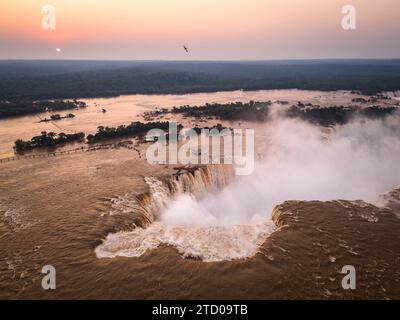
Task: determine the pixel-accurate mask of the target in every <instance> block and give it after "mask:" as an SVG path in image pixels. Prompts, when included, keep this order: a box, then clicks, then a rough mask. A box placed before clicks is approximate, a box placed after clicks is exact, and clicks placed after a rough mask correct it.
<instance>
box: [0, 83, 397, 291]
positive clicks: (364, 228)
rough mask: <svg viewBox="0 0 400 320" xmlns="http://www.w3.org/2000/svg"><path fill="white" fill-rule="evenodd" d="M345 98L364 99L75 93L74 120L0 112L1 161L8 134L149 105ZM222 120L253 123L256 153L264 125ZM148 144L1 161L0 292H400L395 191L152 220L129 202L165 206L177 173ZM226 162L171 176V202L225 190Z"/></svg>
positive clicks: (73, 126) (109, 118)
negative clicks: (373, 199) (350, 281)
mask: <svg viewBox="0 0 400 320" xmlns="http://www.w3.org/2000/svg"><path fill="white" fill-rule="evenodd" d="M354 97H360V96H359V95H356V94H350V93H349V92H342V91H338V92H317V91H301V90H269V91H257V92H242V91H234V92H218V93H201V94H187V95H130V96H121V97H116V98H106V99H85V100H84V101H85V102H86V103H87V104H88V107H87V108H86V109H82V110H76V111H73V113H74V114H75V115H76V117H75V118H73V119H64V120H61V121H57V122H54V123H53V122H48V123H39V122H38V121H39V118H43V117H45V116H47V117H48V115H46V114H40V115H38V116H36V115H34V116H26V117H21V118H15V119H7V120H0V158H7V157H12V156H13V155H14V153H13V150H12V145H13V142H14V141H15V140H16V139H17V138H22V139H30V138H31V137H32V136H34V135H38V134H40V132H41V131H48V132H49V131H54V132H62V131H63V132H66V133H68V132H77V131H84V132H85V133H87V134H89V133H94V132H95V131H96V128H97V127H98V126H100V125H102V126H117V125H120V124H129V123H130V122H131V121H143V118H142V116H141V114H142V113H143V112H145V111H151V110H155V109H156V108H164V107H166V108H170V107H173V106H181V105H202V104H205V103H212V102H219V103H224V102H235V101H242V102H247V101H250V100H256V101H267V100H272V101H277V100H285V101H288V102H289V103H297V101H302V102H304V103H313V104H319V105H322V106H324V105H351V104H352V102H351V99H352V98H354ZM102 108H104V109H106V110H107V112H106V113H105V114H104V113H102V112H101V109H102ZM59 113H60V114H63V113H69V111H65V112H63V111H60V112H59ZM163 119H164V120H165V119H170V116H166V117H165V118H163ZM171 120H174V119H171ZM180 120H182V119H180ZM185 121H186V124H193V125H195V124H196V120H195V119H186V120H185ZM228 125H231V126H240V127H243V128H244V127H250V126H252V127H254V128H255V129H256V150H264V151H265V147H266V145H267V146H268V142H266V141H265V139H264V135H263V127H264V126H265V124H249V123H241V124H238V123H228ZM145 148H146V145H142V146H139V151H136V150H132V149H129V148H124V147H120V148H112V147H110V148H105V149H100V150H96V151H91V152H86V151H82V152H74V153H68V154H65V155H57V156H50V157H46V158H34V159H20V160H15V161H9V162H3V163H0V298H5V299H31V298H39V299H84V298H92V299H116V298H121V299H157V298H158V299H178V298H179V299H186V298H188V299H207V298H209V299H223V298H225V299H248V298H255V299H268V298H275V299H284V298H336V299H338V298H340V299H341V298H397V299H398V298H400V285H399V281H400V273H399V272H400V260H399V257H400V251H399V243H400V241H399V240H400V238H399V232H398V231H399V228H400V222H399V221H400V220H399V219H398V217H397V216H396V214H398V203H399V199H398V193H393V194H391V195H390V197H389V195H388V196H387V197H388V199H389V200H387V201H386V202H387V205H386V206H385V207H377V206H375V205H372V204H368V203H365V202H355V201H350V200H349V201H326V202H322V201H321V202H320V201H308V202H304V201H291V202H287V203H286V202H285V203H283V204H281V206H279V207H277V208H276V210H275V213H274V216H272V212H270V208H266V209H265V211H264V212H263V213H262V216H261V220H256V221H253V220H252V221H250V220H249V221H248V222H244V223H241V222H240V221H239V220H238V223H236V224H235V225H234V226H230V225H229V223H218V221H217V223H215V222H214V221H211V222H210V223H206V224H205V225H203V226H202V225H201V223H200V226H199V227H196V228H197V229H196V228H195V229H193V228H191V229H190V228H189V229H187V228H186V225H183V226H175V225H173V224H172V226H170V225H169V224H165V221H164V220H162V219H161V220H157V219H156V218H154V217H153V218H154V219H155V220H157V221H148V217H147V216H146V214H144V213H143V212H142V210H143V207H140V208H139V209H138V203H137V202H136V201H135V199H137V197H139V198H140V199H142V201H144V202H145V205H149V204H150V205H152V204H155V203H157V204H159V203H164V204H165V202H163V201H164V200H165V199H164V198H163V197H165V195H166V193H168V192H170V191H171V190H170V189H168V190H169V191H165V190H166V186H170V184H168V183H170V182H168V181H169V180H168V179H170V178H169V177H170V176H171V175H172V174H173V173H176V169H175V168H174V166H165V165H164V166H162V165H150V164H149V163H148V162H147V161H146V160H145V159H144V156H143V155H144V153H145ZM263 148H264V149H263ZM42 152H43V153H45V151H42ZM224 170H225V169H224ZM222 171H223V170H219V169H218V171H215V168H213V169H210V170H208V171H207V172H203V173H202V175H201V177H200V176H198V177H197V178H196V179H197V180H196V179H195V180H193V178H192V177H191V176H190V175H188V176H187V177H186V178H185V177H184V178H182V180H181V181H178V182H177V183H176V185H175V187H176V190H175V192H176V194H177V195H178V196H180V197H182V202H178V203H176V202H173V203H172V205H174V206H173V207H172V208H176V210H181V209H180V208H179V207H175V206H176V205H179V203H186V202H184V201H188V202H187V203H188V205H191V204H192V202H191V201H192V200H193V199H191V198H188V197H187V196H186V191H185V189H186V188H189V190H190V191H191V192H192V191H193V193H196V192H197V191H198V190H199V189H202V188H204V190H202V192H209V193H217V192H218V190H213V189H212V188H213V187H215V186H217V187H218V189H224V187H225V186H224V184H229V183H230V181H229V179H228V178H226V174H225V173H221V172H222ZM278 173H279V172H277V174H278ZM396 177H397V176H396V175H395V174H394V177H393V180H395V178H396ZM185 179H188V180H190V181H189V182H188V181H187V180H185ZM294 179H295V178H294ZM297 179H299V176H297ZM221 181H222V182H221ZM160 183H161V184H162V185H160ZM244 183H245V182H244ZM207 184H209V185H210V188H211V189H208V188H207ZM399 184H400V181H399ZM384 187H386V186H384ZM179 188H181V189H179ZM190 188H193V190H191V189H190ZM270 189H271V191H272V190H274V186H270ZM160 190H161V191H160ZM182 190H183V191H182ZM387 191H389V190H387ZM160 192H161V193H160ZM149 195H150V197H149ZM396 195H397V196H396ZM172 196H173V195H172ZM146 197H149V198H146ZM168 197H170V195H169V196H168ZM168 197H167V198H168ZM185 197H186V198H185ZM143 199H144V200H143ZM146 199H147V200H146ZM284 200H293V199H284ZM310 200H311V199H310ZM314 200H320V199H314ZM146 201H147V202H146ZM166 201H167V202H168V201H169V200H168V199H167V200H166ZM210 201H211V200H210ZM209 203H211V202H209ZM169 205H170V204H167V206H169ZM276 205H280V203H276ZM188 208H189V207H188ZM146 210H147V209H146ZM174 210H175V209H174ZM174 210H172V211H174ZM267 211H268V212H267ZM153 218H152V219H153ZM195 219H196V216H194V217H193V220H192V221H189V222H188V224H189V227H190V223H191V222H193V221H195ZM150 220H151V219H150ZM221 221H223V217H222V220H221ZM204 226H205V227H206V228H207V229H204V228H202V227H204ZM142 227H143V228H142ZM196 241H197V242H196ZM235 246H236V247H235ZM344 264H354V265H357V266H358V268H359V269H357V270H358V274H359V275H360V276H359V278H358V281H357V285H358V287H357V289H358V290H355V291H352V290H350V291H344V290H343V288H342V287H341V279H342V274H341V273H340V272H341V268H342V266H343V265H344ZM45 265H52V266H54V267H55V268H56V271H57V273H56V274H57V278H56V279H57V288H56V290H49V291H46V290H43V288H42V286H41V281H42V277H43V274H42V273H41V270H42V268H43V266H45Z"/></svg>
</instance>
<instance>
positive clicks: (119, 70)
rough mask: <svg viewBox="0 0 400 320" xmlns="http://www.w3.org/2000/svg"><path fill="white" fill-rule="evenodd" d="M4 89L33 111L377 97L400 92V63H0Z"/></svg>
mask: <svg viewBox="0 0 400 320" xmlns="http://www.w3.org/2000/svg"><path fill="white" fill-rule="evenodd" d="M0 88H1V91H0V101H3V103H2V104H3V105H4V102H5V101H10V102H11V103H14V104H16V106H20V107H26V108H28V109H29V108H34V107H33V104H32V103H29V102H32V101H37V100H52V99H71V98H77V97H80V98H88V97H110V96H118V95H122V94H135V93H140V94H167V93H177V94H182V93H193V92H215V91H228V90H239V89H243V90H260V89H292V88H297V89H306V90H322V91H328V90H353V91H361V92H362V93H364V94H376V93H378V92H381V91H395V90H400V60H293V61H290V60H288V61H240V62H219V61H214V62H205V61H199V62H190V61H189V62H182V61H171V62H130V61H0ZM34 112H36V111H34ZM34 112H32V111H30V112H28V113H34ZM21 114H26V113H22V112H21V111H20V112H17V113H16V114H14V115H21ZM11 116H12V115H11ZM3 117H4V116H3Z"/></svg>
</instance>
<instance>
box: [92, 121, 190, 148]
mask: <svg viewBox="0 0 400 320" xmlns="http://www.w3.org/2000/svg"><path fill="white" fill-rule="evenodd" d="M178 128H182V126H178ZM151 129H161V130H164V131H167V130H168V129H169V122H168V121H164V122H159V121H158V122H148V123H143V122H140V121H136V122H132V123H131V124H129V125H127V126H125V125H120V126H118V127H117V128H113V127H111V128H110V127H103V126H100V127H98V128H97V133H95V134H94V135H93V134H89V135H88V136H87V140H88V142H89V143H93V142H98V141H102V140H107V139H114V138H119V137H125V136H140V135H145V134H146V133H147V132H148V131H149V130H151Z"/></svg>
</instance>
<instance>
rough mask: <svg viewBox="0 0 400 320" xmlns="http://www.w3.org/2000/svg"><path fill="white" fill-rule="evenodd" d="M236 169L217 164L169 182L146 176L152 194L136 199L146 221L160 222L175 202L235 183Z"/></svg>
mask: <svg viewBox="0 0 400 320" xmlns="http://www.w3.org/2000/svg"><path fill="white" fill-rule="evenodd" d="M233 178H234V169H233V166H231V165H222V164H219V165H217V164H215V165H214V164H213V165H206V166H202V167H197V168H195V169H190V170H189V169H187V170H186V172H182V173H178V174H175V175H173V176H171V177H169V178H168V179H166V180H162V179H159V178H155V177H145V181H146V183H147V185H148V186H149V191H148V192H146V193H144V194H141V195H139V196H138V197H137V198H136V202H137V208H138V211H139V212H140V213H141V214H142V215H143V216H144V217H145V221H146V222H149V223H152V222H154V221H157V219H158V217H159V215H160V213H161V212H162V210H164V209H165V208H167V207H168V205H169V204H170V203H171V201H172V200H173V199H174V198H175V197H177V196H179V195H182V194H189V195H190V196H192V197H194V198H195V199H197V200H198V199H201V197H203V196H204V195H206V194H207V193H211V192H217V191H218V190H221V189H222V188H223V187H225V186H226V185H228V184H229V183H230V182H232V180H233Z"/></svg>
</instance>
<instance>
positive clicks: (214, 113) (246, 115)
mask: <svg viewBox="0 0 400 320" xmlns="http://www.w3.org/2000/svg"><path fill="white" fill-rule="evenodd" d="M270 105H271V102H270V101H267V102H254V101H250V102H249V103H242V102H235V103H228V104H220V103H213V104H209V103H207V104H206V105H204V106H200V107H197V106H194V107H191V106H182V107H174V108H173V109H172V111H171V112H172V113H181V114H184V115H185V116H189V117H200V118H202V117H205V118H212V117H216V118H218V119H220V120H230V121H233V120H247V121H265V120H267V117H268V108H269V106H270Z"/></svg>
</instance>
